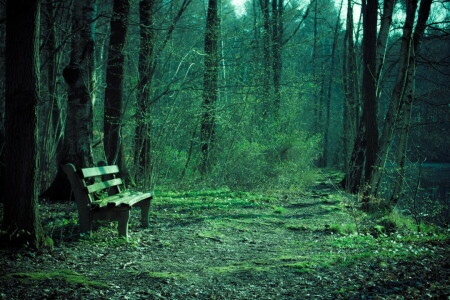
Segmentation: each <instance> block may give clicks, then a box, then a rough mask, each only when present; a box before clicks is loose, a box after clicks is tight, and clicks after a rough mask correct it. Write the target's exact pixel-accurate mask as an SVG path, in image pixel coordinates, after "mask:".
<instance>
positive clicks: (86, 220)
mask: <svg viewBox="0 0 450 300" xmlns="http://www.w3.org/2000/svg"><path fill="white" fill-rule="evenodd" d="M78 217H79V222H80V233H81V234H82V235H84V234H90V233H91V231H92V216H91V215H90V213H89V212H85V213H79V215H78Z"/></svg>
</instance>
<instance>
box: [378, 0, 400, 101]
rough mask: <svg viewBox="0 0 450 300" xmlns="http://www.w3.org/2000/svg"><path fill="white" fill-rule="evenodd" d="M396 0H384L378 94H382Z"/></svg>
mask: <svg viewBox="0 0 450 300" xmlns="http://www.w3.org/2000/svg"><path fill="white" fill-rule="evenodd" d="M395 2H396V0H384V5H383V15H382V17H381V25H380V31H379V33H378V38H377V73H376V78H377V95H378V96H379V95H380V92H381V90H380V84H381V78H382V71H383V66H384V60H385V56H386V49H387V41H388V37H389V30H390V28H391V23H392V13H393V12H394V6H395Z"/></svg>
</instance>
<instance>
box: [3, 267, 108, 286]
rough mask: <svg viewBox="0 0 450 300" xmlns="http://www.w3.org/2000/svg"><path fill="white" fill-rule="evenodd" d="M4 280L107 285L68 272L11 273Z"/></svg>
mask: <svg viewBox="0 0 450 300" xmlns="http://www.w3.org/2000/svg"><path fill="white" fill-rule="evenodd" d="M3 277H4V278H17V279H21V280H49V279H51V280H65V281H66V282H67V283H69V284H81V285H84V286H97V287H107V286H108V285H107V284H104V283H101V282H97V281H90V280H88V279H87V278H86V277H85V276H83V275H81V274H79V273H77V272H74V271H70V270H58V271H53V272H30V273H12V274H7V275H5V276H3Z"/></svg>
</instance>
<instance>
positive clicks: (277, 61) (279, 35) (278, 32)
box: [272, 0, 283, 120]
mask: <svg viewBox="0 0 450 300" xmlns="http://www.w3.org/2000/svg"><path fill="white" fill-rule="evenodd" d="M282 41H283V0H272V56H273V58H272V74H273V107H274V108H273V114H272V115H273V117H274V120H276V119H277V116H278V113H279V110H280V105H281V90H280V83H281V71H282V66H283V64H282V60H281V59H282V57H281V46H282Z"/></svg>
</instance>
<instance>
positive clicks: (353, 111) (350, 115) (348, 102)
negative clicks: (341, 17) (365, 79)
mask: <svg viewBox="0 0 450 300" xmlns="http://www.w3.org/2000/svg"><path fill="white" fill-rule="evenodd" d="M343 52H344V53H343V76H342V78H343V87H344V88H343V90H344V94H345V98H344V115H343V133H344V134H343V148H344V151H343V152H344V153H343V154H344V155H343V159H344V162H345V163H347V162H348V161H349V160H350V153H351V150H352V147H353V145H354V141H355V138H356V134H357V128H358V121H359V93H358V74H357V69H356V52H355V46H354V41H353V7H352V1H351V0H349V1H348V4H347V22H346V30H345V35H344V47H343Z"/></svg>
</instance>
